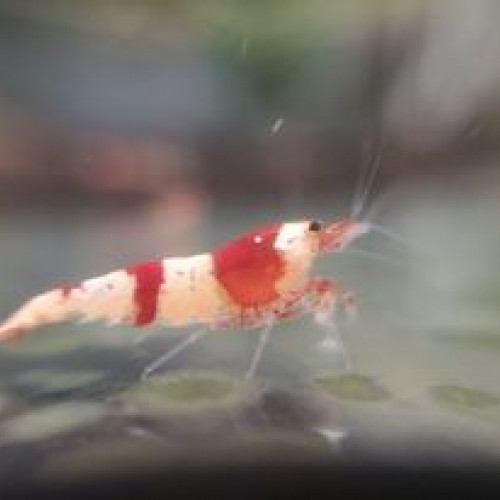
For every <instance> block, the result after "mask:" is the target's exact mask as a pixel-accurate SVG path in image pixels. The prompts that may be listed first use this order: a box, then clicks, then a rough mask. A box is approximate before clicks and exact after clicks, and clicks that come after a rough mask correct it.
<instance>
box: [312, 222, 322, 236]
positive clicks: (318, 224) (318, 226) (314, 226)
mask: <svg viewBox="0 0 500 500" xmlns="http://www.w3.org/2000/svg"><path fill="white" fill-rule="evenodd" d="M321 228H322V224H321V222H319V221H317V220H313V221H312V222H311V223H310V224H309V231H314V232H315V233H317V232H318V231H321Z"/></svg>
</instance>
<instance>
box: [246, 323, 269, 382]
mask: <svg viewBox="0 0 500 500" xmlns="http://www.w3.org/2000/svg"><path fill="white" fill-rule="evenodd" d="M273 325H274V323H273V322H272V320H269V321H268V322H267V324H266V326H265V327H264V328H263V329H262V331H261V332H260V335H259V341H258V343H257V347H256V348H255V352H254V355H253V357H252V362H251V363H250V368H248V370H247V373H246V375H245V378H246V379H247V380H250V379H252V378H253V377H254V375H255V372H256V370H257V366H258V365H259V362H260V360H261V358H262V353H263V352H264V347H265V346H266V344H267V341H268V340H269V334H270V333H271V330H272V328H273Z"/></svg>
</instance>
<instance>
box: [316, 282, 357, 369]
mask: <svg viewBox="0 0 500 500" xmlns="http://www.w3.org/2000/svg"><path fill="white" fill-rule="evenodd" d="M308 290H309V293H310V294H311V295H312V297H313V298H314V302H313V304H312V306H311V310H312V311H313V312H314V319H315V320H316V323H318V324H319V325H321V326H322V327H323V328H325V329H326V332H327V333H326V336H325V338H324V339H323V341H322V342H321V344H320V346H321V347H322V348H323V349H331V350H335V351H338V352H340V354H341V356H342V360H343V363H344V368H345V369H346V370H352V362H351V359H350V357H349V354H348V352H347V349H346V348H345V346H344V342H343V340H342V336H341V334H340V330H339V329H338V327H337V323H336V321H335V312H336V309H337V305H338V302H339V305H340V307H341V308H342V309H343V310H344V312H345V313H347V315H348V316H351V317H352V316H353V315H354V314H355V311H356V309H355V304H354V297H353V295H352V294H351V293H350V292H340V291H339V289H338V287H337V286H336V285H334V284H333V283H332V282H331V281H329V280H326V279H323V278H315V279H312V280H311V281H310V282H309V285H308Z"/></svg>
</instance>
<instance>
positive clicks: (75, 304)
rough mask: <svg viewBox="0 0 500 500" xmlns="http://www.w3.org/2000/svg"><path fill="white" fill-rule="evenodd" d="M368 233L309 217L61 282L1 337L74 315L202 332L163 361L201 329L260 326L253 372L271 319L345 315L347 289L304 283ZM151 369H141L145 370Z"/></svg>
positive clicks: (0, 328)
mask: <svg viewBox="0 0 500 500" xmlns="http://www.w3.org/2000/svg"><path fill="white" fill-rule="evenodd" d="M368 230H369V224H368V223H366V222H359V221H356V220H351V219H346V220H341V221H338V222H334V223H332V224H329V225H326V226H323V225H322V224H321V223H319V222H317V221H299V222H288V223H284V224H276V225H270V226H265V227H263V228H260V229H257V230H256V231H253V232H250V233H247V234H244V235H242V236H240V237H238V238H235V239H233V240H231V241H229V242H228V243H227V244H225V245H223V246H222V247H221V248H219V249H217V250H215V251H214V252H213V253H204V254H199V255H194V256H191V257H184V258H165V259H163V260H158V261H152V262H147V263H143V264H138V265H134V266H130V267H127V268H123V269H120V270H117V271H113V272H110V273H108V274H105V275H103V276H100V277H96V278H91V279H87V280H84V281H82V282H81V283H76V284H71V285H65V286H61V287H58V288H55V289H52V290H50V291H47V292H45V293H42V294H40V295H37V296H35V297H34V298H32V299H31V300H29V301H28V302H26V303H25V304H24V305H23V306H22V307H20V309H19V310H18V311H17V312H15V313H14V314H13V315H12V316H11V317H10V318H9V319H7V320H6V321H5V322H4V323H3V324H2V325H0V340H2V341H7V340H11V339H14V338H17V337H19V336H20V335H22V334H25V333H27V332H29V331H31V330H33V329H35V328H37V327H40V326H43V325H49V324H53V323H58V322H62V321H65V320H69V319H74V318H80V319H83V320H98V319H101V320H106V321H107V322H108V323H109V324H129V325H135V326H138V327H143V326H147V325H149V324H152V323H154V322H159V323H163V324H166V325H172V326H182V325H188V324H198V325H202V326H203V327H204V330H198V331H196V332H195V333H194V334H191V335H188V336H186V337H185V338H184V339H183V341H182V342H181V345H178V346H176V347H175V348H174V349H173V350H171V351H169V352H168V353H167V354H166V355H165V356H162V358H161V360H160V361H161V362H162V363H163V362H165V361H166V360H168V359H170V357H172V356H173V355H174V354H176V353H177V352H179V351H180V350H182V349H183V348H185V347H187V345H189V344H191V343H192V342H194V341H195V340H197V338H199V337H200V336H201V335H202V334H204V333H205V332H206V331H210V330H220V329H228V328H242V329H257V328H260V329H262V335H261V337H260V340H259V343H258V347H257V351H256V354H255V355H254V358H253V360H252V365H251V367H250V369H249V375H252V374H253V372H254V371H255V368H256V366H257V362H258V359H259V357H260V354H261V352H262V348H263V346H264V343H265V341H266V339H267V335H268V334H269V331H270V329H271V326H272V325H273V324H275V323H276V322H279V321H281V320H284V319H287V318H293V317H296V316H298V315H300V314H304V313H308V312H310V313H312V314H313V316H314V318H315V319H316V321H318V322H319V323H321V324H323V325H325V324H329V323H332V322H333V320H334V315H335V312H336V310H337V309H338V308H343V309H344V310H346V311H352V310H353V308H354V304H353V297H352V294H351V293H349V292H346V291H342V289H341V288H340V287H339V286H337V285H336V284H335V283H333V282H332V281H330V280H328V279H324V278H319V277H312V278H311V277H310V271H311V267H312V265H313V263H314V261H315V259H316V258H317V257H318V256H320V255H321V254H324V253H329V252H339V251H341V250H342V249H344V248H345V247H346V246H347V245H348V244H349V243H350V242H351V241H352V240H353V239H355V238H357V237H358V236H360V235H362V234H364V233H366V232H367V231H368ZM158 366H159V363H154V364H153V365H151V366H149V367H148V368H147V370H146V371H147V373H150V372H152V371H154V370H155V369H156V368H157V367H158Z"/></svg>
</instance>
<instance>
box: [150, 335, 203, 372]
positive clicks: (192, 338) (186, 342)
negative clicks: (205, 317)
mask: <svg viewBox="0 0 500 500" xmlns="http://www.w3.org/2000/svg"><path fill="white" fill-rule="evenodd" d="M208 331H209V330H208V328H201V329H200V330H196V331H194V332H193V333H191V335H189V336H188V337H187V338H185V339H183V340H182V341H181V342H179V343H178V344H177V345H176V346H175V347H173V348H172V349H170V350H169V351H167V352H166V353H165V354H162V355H161V356H160V357H159V358H157V359H155V360H154V361H153V362H152V363H150V364H149V365H147V366H146V368H144V370H143V371H142V373H141V380H147V379H148V377H149V376H150V375H151V374H152V373H154V372H155V371H156V370H158V368H160V367H161V366H163V365H164V364H166V363H168V362H169V361H170V360H171V359H172V358H173V357H174V356H176V355H177V354H179V353H180V352H182V351H183V350H184V349H186V348H187V347H189V346H190V345H192V344H194V343H195V342H196V341H197V340H199V339H201V338H202V337H204V336H205V335H206V334H207V333H208Z"/></svg>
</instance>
